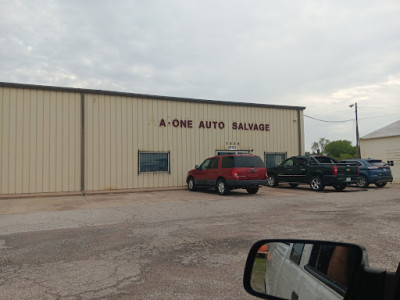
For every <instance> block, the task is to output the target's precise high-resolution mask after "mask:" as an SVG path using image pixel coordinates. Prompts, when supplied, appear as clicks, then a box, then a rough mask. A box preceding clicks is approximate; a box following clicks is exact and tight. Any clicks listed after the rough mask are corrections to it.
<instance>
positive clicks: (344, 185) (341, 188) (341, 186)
mask: <svg viewBox="0 0 400 300" xmlns="http://www.w3.org/2000/svg"><path fill="white" fill-rule="evenodd" d="M333 187H334V188H335V190H337V191H343V190H344V189H345V188H346V187H347V184H345V183H342V184H338V185H334V186H333Z"/></svg>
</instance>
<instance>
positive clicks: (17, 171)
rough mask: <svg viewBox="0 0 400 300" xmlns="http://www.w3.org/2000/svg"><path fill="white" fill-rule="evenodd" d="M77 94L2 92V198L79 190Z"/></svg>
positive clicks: (0, 153) (78, 109) (0, 120)
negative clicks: (4, 196) (4, 195)
mask: <svg viewBox="0 0 400 300" xmlns="http://www.w3.org/2000/svg"><path fill="white" fill-rule="evenodd" d="M79 122H80V97H79V94H77V93H66V92H56V91H44V90H39V89H22V88H4V87H1V88H0V129H1V130H0V131H1V133H0V142H1V147H0V194H20V193H41V192H68V191H79V188H80V126H79Z"/></svg>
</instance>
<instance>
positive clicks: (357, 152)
mask: <svg viewBox="0 0 400 300" xmlns="http://www.w3.org/2000/svg"><path fill="white" fill-rule="evenodd" d="M353 106H354V111H355V113H356V154H357V157H358V158H361V154H360V135H359V133H358V113H357V102H356V103H354V104H350V105H349V107H353Z"/></svg>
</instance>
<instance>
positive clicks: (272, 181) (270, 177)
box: [267, 174, 278, 187]
mask: <svg viewBox="0 0 400 300" xmlns="http://www.w3.org/2000/svg"><path fill="white" fill-rule="evenodd" d="M267 185H268V186H269V187H276V186H278V178H276V176H275V175H274V174H271V175H268V179H267Z"/></svg>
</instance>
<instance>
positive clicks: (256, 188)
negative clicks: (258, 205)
mask: <svg viewBox="0 0 400 300" xmlns="http://www.w3.org/2000/svg"><path fill="white" fill-rule="evenodd" d="M258 189H259V187H253V188H247V189H246V191H247V192H248V193H249V194H257V192H258Z"/></svg>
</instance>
